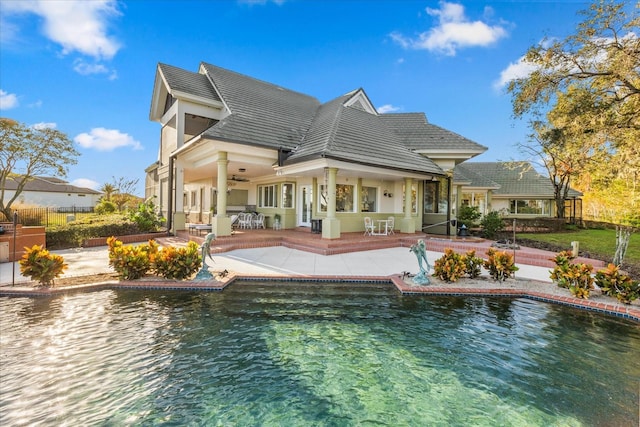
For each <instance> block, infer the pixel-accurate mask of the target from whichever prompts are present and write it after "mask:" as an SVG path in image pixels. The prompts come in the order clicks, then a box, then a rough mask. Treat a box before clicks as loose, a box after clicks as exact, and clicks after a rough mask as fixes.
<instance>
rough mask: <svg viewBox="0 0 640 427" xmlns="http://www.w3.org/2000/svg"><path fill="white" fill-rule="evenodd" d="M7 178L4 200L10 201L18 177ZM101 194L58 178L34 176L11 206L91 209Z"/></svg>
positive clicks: (15, 207)
mask: <svg viewBox="0 0 640 427" xmlns="http://www.w3.org/2000/svg"><path fill="white" fill-rule="evenodd" d="M17 178H18V180H16V177H8V178H7V180H6V182H5V188H4V200H5V201H8V200H10V199H11V198H12V197H13V196H14V195H15V193H16V190H17V189H18V184H19V179H20V177H17ZM101 196H102V193H100V192H99V191H96V190H92V189H90V188H83V187H77V186H75V185H72V184H69V183H68V182H67V181H64V180H62V179H60V178H55V177H49V176H34V177H33V178H32V179H30V180H28V181H27V183H26V184H25V186H24V188H23V190H22V192H21V193H20V194H19V195H18V198H17V199H16V201H15V202H14V203H13V204H12V207H13V208H14V209H17V208H18V207H19V205H27V206H32V207H33V206H39V207H53V208H71V207H76V208H93V207H95V206H96V204H97V203H98V201H99V200H100V197H101Z"/></svg>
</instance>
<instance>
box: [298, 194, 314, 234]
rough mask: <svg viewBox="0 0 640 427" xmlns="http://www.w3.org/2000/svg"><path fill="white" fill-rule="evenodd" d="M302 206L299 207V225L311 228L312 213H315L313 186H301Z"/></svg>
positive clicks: (300, 199)
mask: <svg viewBox="0 0 640 427" xmlns="http://www.w3.org/2000/svg"><path fill="white" fill-rule="evenodd" d="M298 200H299V201H300V204H299V206H298V225H299V226H302V227H311V213H312V212H313V186H311V185H301V186H300V197H298Z"/></svg>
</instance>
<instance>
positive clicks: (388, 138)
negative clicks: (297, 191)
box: [161, 63, 486, 174]
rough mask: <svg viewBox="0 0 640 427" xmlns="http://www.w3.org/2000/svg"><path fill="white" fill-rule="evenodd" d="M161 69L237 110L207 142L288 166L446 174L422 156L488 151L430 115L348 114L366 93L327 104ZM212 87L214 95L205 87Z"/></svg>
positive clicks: (256, 85) (239, 77)
mask: <svg viewBox="0 0 640 427" xmlns="http://www.w3.org/2000/svg"><path fill="white" fill-rule="evenodd" d="M161 67H162V72H163V75H165V79H166V80H167V81H168V82H169V84H170V85H173V86H172V87H174V88H176V89H178V88H181V89H180V90H183V91H189V93H193V94H199V95H201V96H206V94H207V93H210V94H216V95H215V96H218V95H219V98H220V99H221V100H222V101H223V102H224V103H225V104H226V105H227V106H228V107H229V110H230V114H229V115H228V116H227V117H226V118H224V119H222V120H220V121H219V122H217V123H216V124H215V125H213V126H211V127H210V128H209V129H207V130H206V131H204V132H203V134H202V136H203V137H204V138H209V139H217V140H224V141H230V142H236V143H240V144H249V145H259V146H263V147H269V148H273V149H278V148H284V149H287V150H293V153H292V155H291V156H290V157H289V158H288V159H287V160H286V161H285V164H286V163H295V162H301V161H305V160H309V159H313V158H334V159H340V160H343V161H347V162H355V163H361V164H367V165H373V166H380V167H387V168H393V169H399V170H409V171H417V172H423V173H436V174H442V173H443V171H442V169H441V168H440V167H439V166H437V165H436V164H435V163H434V162H433V161H432V160H431V159H429V158H426V157H425V156H423V155H420V154H417V153H415V152H414V150H428V149H436V150H437V149H450V150H457V151H460V150H463V151H464V150H467V151H468V152H469V153H480V152H483V151H485V150H486V147H484V146H482V145H480V144H477V143H475V142H473V141H470V140H469V139H467V138H464V137H462V136H460V135H458V134H455V133H453V132H450V131H447V130H446V129H443V128H440V127H438V126H434V125H431V124H430V123H428V122H427V120H426V117H425V115H424V114H423V113H406V114H382V115H381V114H370V113H367V112H366V111H365V110H364V108H363V106H362V105H359V104H358V103H357V102H356V103H354V104H353V106H350V107H346V106H345V103H347V102H348V101H349V100H351V99H352V98H353V97H354V96H358V94H360V93H361V94H363V95H364V96H366V94H364V91H362V90H361V89H358V90H355V91H352V92H349V93H348V94H345V95H343V96H340V97H337V98H336V99H334V100H332V101H329V102H327V103H325V104H320V102H319V101H318V100H317V99H316V98H314V97H311V96H309V95H305V94H302V93H299V92H295V91H291V90H288V89H285V88H282V87H280V86H278V85H274V84H272V83H267V82H264V81H261V80H258V79H255V78H252V77H248V76H245V75H243V74H240V73H236V72H234V71H229V70H226V69H224V68H220V67H217V66H215V65H211V64H207V63H202V64H201V65H200V72H201V73H202V74H198V73H190V72H187V71H183V70H180V69H177V68H176V67H170V66H167V65H164V64H161ZM198 76H200V77H198ZM201 77H204V78H205V79H206V82H205V80H202V78H201ZM182 80H184V81H182ZM207 84H208V85H209V88H208V89H207V88H205V87H204V86H206V85H207ZM210 96H213V95H210Z"/></svg>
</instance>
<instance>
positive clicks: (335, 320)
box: [0, 282, 640, 426]
mask: <svg viewBox="0 0 640 427" xmlns="http://www.w3.org/2000/svg"><path fill="white" fill-rule="evenodd" d="M0 313H1V314H0V316H1V317H0V321H1V323H0V325H1V332H0V344H1V352H2V359H1V363H0V374H1V378H2V381H1V383H0V424H2V425H34V424H39V425H63V424H64V425H97V424H99V425H162V424H173V425H187V424H192V425H218V424H219V425H242V426H245V425H287V426H296V425H298V426H307V425H337V426H338V425H339V426H343V425H344V426H349V425H374V424H376V425H394V426H397V425H411V426H415V425H447V426H449V425H491V426H494V425H522V426H525V425H526V426H531V425H540V426H548V425H568V426H573V425H576V426H577V425H607V426H629V425H638V406H637V405H638V399H639V395H638V393H639V390H638V384H639V382H640V358H639V357H638V354H640V328H639V327H638V325H637V324H634V323H632V322H628V321H625V320H620V319H616V318H612V317H606V316H601V315H599V314H596V313H592V312H584V311H578V310H574V309H570V308H566V307H560V306H554V305H549V304H545V303H540V302H534V301H530V300H526V299H504V298H436V297H419V296H410V297H408V296H401V295H399V294H398V293H397V292H396V291H395V290H393V289H392V288H391V287H390V286H387V285H370V284H361V285H348V286H343V285H331V284H292V283H278V284H272V283H267V282H264V283H263V282H258V283H255V282H254V283H244V284H242V283H238V284H234V285H233V286H231V287H229V288H228V289H226V290H225V291H224V292H218V293H198V292H166V291H133V290H104V291H98V292H92V293H84V294H73V295H68V296H60V297H56V298H52V299H24V298H0Z"/></svg>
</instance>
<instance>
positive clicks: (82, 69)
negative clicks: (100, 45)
mask: <svg viewBox="0 0 640 427" xmlns="http://www.w3.org/2000/svg"><path fill="white" fill-rule="evenodd" d="M73 69H74V71H75V72H77V73H78V74H82V75H83V76H87V75H90V74H109V80H115V79H116V78H117V77H118V74H117V73H116V71H115V70H112V69H110V68H108V67H107V66H106V65H104V64H99V63H94V64H89V63H88V62H86V61H83V60H82V59H76V60H75V61H74V62H73Z"/></svg>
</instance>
